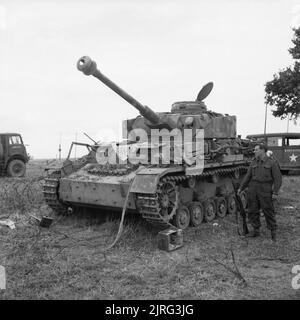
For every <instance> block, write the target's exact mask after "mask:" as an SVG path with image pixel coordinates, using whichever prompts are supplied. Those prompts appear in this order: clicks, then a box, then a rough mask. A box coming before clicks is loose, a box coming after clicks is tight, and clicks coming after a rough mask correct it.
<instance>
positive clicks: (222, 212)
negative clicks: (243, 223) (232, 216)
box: [216, 197, 227, 218]
mask: <svg viewBox="0 0 300 320" xmlns="http://www.w3.org/2000/svg"><path fill="white" fill-rule="evenodd" d="M216 207H217V216H218V217H219V218H224V217H225V216H226V213H227V202H226V199H225V198H224V197H218V198H217V199H216Z"/></svg>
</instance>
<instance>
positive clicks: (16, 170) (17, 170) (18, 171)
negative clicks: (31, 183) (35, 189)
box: [7, 159, 26, 178]
mask: <svg viewBox="0 0 300 320" xmlns="http://www.w3.org/2000/svg"><path fill="white" fill-rule="evenodd" d="M25 173H26V165H25V163H24V162H23V161H22V160H19V159H15V160H12V161H10V163H9V164H8V166H7V175H8V176H9V177H14V178H20V177H24V176H25Z"/></svg>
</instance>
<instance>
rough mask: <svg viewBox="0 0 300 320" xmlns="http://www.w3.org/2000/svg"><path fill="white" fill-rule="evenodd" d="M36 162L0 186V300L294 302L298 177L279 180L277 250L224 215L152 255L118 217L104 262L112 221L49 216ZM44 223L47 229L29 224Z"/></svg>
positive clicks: (148, 233) (133, 220) (140, 229)
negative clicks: (0, 286)
mask: <svg viewBox="0 0 300 320" xmlns="http://www.w3.org/2000/svg"><path fill="white" fill-rule="evenodd" d="M46 165H47V162H46V160H45V161H37V160H35V161H32V162H31V163H30V164H29V166H28V177H27V178H24V179H8V178H2V179H1V180H0V196H1V197H0V220H3V219H6V218H9V219H11V220H13V221H14V222H15V224H16V229H10V228H8V227H6V226H0V265H2V266H4V267H5V268H6V278H7V283H6V290H0V299H196V300H200V299H300V289H299V290H295V289H293V288H292V286H291V281H292V278H293V277H294V276H295V275H294V274H293V273H292V271H291V270H292V267H293V266H294V265H300V212H299V210H300V197H299V195H300V177H299V176H286V177H284V182H283V187H282V189H281V194H280V199H279V203H278V204H277V205H276V208H277V220H278V225H279V229H278V241H277V243H275V244H274V243H273V242H272V241H271V240H270V234H269V231H268V230H267V229H266V226H265V221H264V218H262V224H263V227H262V235H261V237H259V238H255V239H248V238H245V237H242V236H238V234H237V228H236V224H235V218H234V217H233V216H227V217H226V218H225V219H222V220H215V221H214V223H204V224H202V225H201V226H200V227H199V228H198V229H195V228H189V229H188V230H187V231H185V232H184V246H183V247H182V248H180V249H178V250H176V251H173V252H169V253H168V252H165V251H161V250H159V249H158V248H157V230H155V229H153V228H152V227H151V226H149V225H147V224H146V223H145V222H144V221H142V220H141V219H139V218H137V217H132V216H126V218H125V225H124V231H123V233H122V237H121V239H120V241H119V242H118V243H117V244H116V246H115V247H113V248H112V249H111V250H110V251H108V252H107V253H106V254H103V252H102V250H103V248H105V247H107V246H108V245H109V244H111V243H112V242H113V241H114V239H115V236H116V234H117V232H118V227H119V221H120V216H116V215H111V214H108V213H106V212H101V211H97V212H96V211H86V212H80V213H78V214H76V215H72V216H68V217H63V216H55V215H53V213H52V211H51V210H50V209H49V208H48V207H47V206H46V205H45V203H44V201H43V197H42V192H41V191H42V183H43V180H42V179H43V174H44V173H43V169H44V167H45V166H46ZM30 214H31V215H35V216H42V215H52V216H53V217H54V222H53V224H52V225H51V227H50V228H49V229H46V228H40V227H38V226H37V224H36V221H35V220H34V219H33V218H32V217H31V216H30Z"/></svg>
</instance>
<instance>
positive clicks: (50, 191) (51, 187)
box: [43, 170, 67, 214]
mask: <svg viewBox="0 0 300 320" xmlns="http://www.w3.org/2000/svg"><path fill="white" fill-rule="evenodd" d="M60 177H61V173H60V171H59V170H57V171H53V172H51V173H50V174H49V176H48V177H47V178H45V183H44V186H43V194H44V199H45V201H46V203H47V205H48V206H49V207H50V208H51V209H52V210H54V211H55V212H57V213H58V214H65V213H66V211H67V206H66V205H64V204H62V203H61V202H60V201H59V196H58V186H59V179H60Z"/></svg>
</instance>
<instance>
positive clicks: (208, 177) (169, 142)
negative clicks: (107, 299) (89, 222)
mask: <svg viewBox="0 0 300 320" xmlns="http://www.w3.org/2000/svg"><path fill="white" fill-rule="evenodd" d="M77 68H78V70H79V71H81V72H83V73H84V74H85V75H87V76H91V75H92V76H94V77H95V78H97V79H98V80H100V81H101V82H102V83H104V84H105V85H106V86H108V87H109V88H110V89H112V90H113V91H114V92H115V93H117V94H118V95H119V96H121V97H122V98H123V99H124V100H125V101H127V102H128V103H129V104H130V105H131V106H133V107H134V108H135V109H137V111H138V112H139V115H138V116H137V117H135V118H133V119H127V120H124V122H123V138H124V140H123V141H120V142H114V143H111V144H101V143H93V144H91V145H88V144H81V145H85V146H86V147H87V149H88V152H87V155H85V156H84V157H82V158H80V159H75V160H72V159H71V158H70V154H71V152H70V153H69V156H68V158H67V159H66V161H64V163H63V165H62V167H61V168H59V169H56V170H53V171H52V172H51V173H50V174H49V176H48V177H47V178H46V180H45V184H44V190H43V193H44V197H45V200H46V202H47V204H48V205H49V206H50V207H51V208H52V209H54V210H55V211H57V212H59V213H63V212H66V211H67V210H69V211H72V210H74V209H76V208H78V207H94V208H99V209H101V210H99V212H100V213H101V212H103V210H105V211H107V210H111V211H121V210H122V209H123V207H124V205H125V206H126V209H127V211H128V212H130V213H135V214H139V215H140V216H141V217H142V218H143V219H146V220H147V221H148V222H149V223H151V224H153V225H155V226H158V227H160V228H167V227H170V226H175V227H177V228H180V229H185V228H187V227H188V226H189V225H191V226H194V227H198V226H199V225H200V224H201V223H202V222H205V221H206V222H210V221H212V220H214V219H215V218H216V217H219V218H223V217H225V216H226V214H228V213H235V212H236V210H237V204H236V199H235V194H234V189H233V180H234V181H235V182H239V181H240V180H241V179H242V177H243V176H244V175H245V173H246V171H247V168H248V166H249V163H250V162H251V160H252V157H253V146H252V145H251V144H249V141H248V140H243V139H241V138H240V137H239V136H237V134H236V117H235V116H232V115H228V114H221V113H217V112H214V111H211V110H209V109H208V108H207V106H206V104H205V103H204V101H203V100H204V99H205V98H206V97H207V96H208V95H209V94H210V93H211V91H212V89H213V83H212V82H209V83H207V84H206V85H205V86H203V88H202V89H201V90H200V92H199V93H198V95H197V97H196V100H195V101H179V102H175V103H173V105H172V106H171V108H170V110H169V111H166V112H155V111H153V110H152V109H151V108H149V107H148V106H145V105H143V104H142V103H140V102H139V101H137V100H136V99H135V98H133V97H132V96H130V95H129V94H128V93H127V92H125V91H124V90H123V89H121V88H120V87H119V86H118V85H116V84H115V83H114V82H112V81H111V80H110V79H109V78H108V77H106V76H105V75H104V74H102V73H101V72H100V71H99V70H98V68H97V64H96V63H95V62H94V61H93V60H91V59H90V58H89V57H87V56H85V57H82V58H80V59H79V61H78V63H77ZM186 132H188V134H187V133H186ZM140 133H142V134H140ZM186 136H187V137H188V138H189V139H186ZM74 144H75V143H72V146H73V145H74ZM187 146H189V147H187ZM129 155H130V157H129ZM178 155H179V156H178ZM129 158H130V159H129ZM129 160H130V161H129ZM241 197H242V199H243V201H244V203H245V205H246V200H245V199H246V196H245V194H242V195H241ZM125 200H126V201H125Z"/></svg>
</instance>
